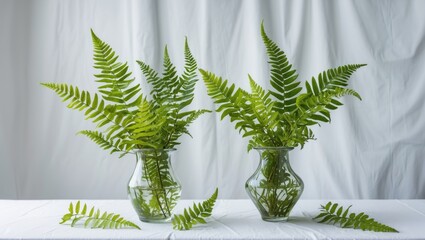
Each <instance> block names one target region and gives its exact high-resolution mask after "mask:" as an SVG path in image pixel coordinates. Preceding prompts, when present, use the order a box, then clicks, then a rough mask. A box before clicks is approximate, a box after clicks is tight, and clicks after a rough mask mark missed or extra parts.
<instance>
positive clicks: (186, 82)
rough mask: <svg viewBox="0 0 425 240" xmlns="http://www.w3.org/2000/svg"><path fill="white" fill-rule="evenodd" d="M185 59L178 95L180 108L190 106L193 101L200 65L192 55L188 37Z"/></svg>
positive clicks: (185, 45)
mask: <svg viewBox="0 0 425 240" xmlns="http://www.w3.org/2000/svg"><path fill="white" fill-rule="evenodd" d="M184 59H185V65H184V71H183V75H182V76H181V77H180V79H179V80H180V84H181V87H180V89H179V92H178V96H177V99H176V100H177V101H178V104H179V109H183V108H184V107H186V106H189V104H190V103H191V102H192V101H193V98H194V93H193V92H194V90H195V84H196V82H197V81H198V78H197V74H196V72H197V70H198V66H197V63H196V61H195V58H194V57H193V55H192V52H191V51H190V47H189V44H188V42H187V38H186V39H185V44H184Z"/></svg>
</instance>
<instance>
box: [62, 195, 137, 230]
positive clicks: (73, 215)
mask: <svg viewBox="0 0 425 240" xmlns="http://www.w3.org/2000/svg"><path fill="white" fill-rule="evenodd" d="M74 206H75V207H74ZM94 212H95V208H94V207H92V209H91V210H90V213H89V214H87V205H86V204H84V206H83V207H82V208H81V204H80V201H77V203H76V204H75V205H73V204H72V202H71V203H70V204H69V208H68V213H66V214H65V215H63V217H62V221H61V222H60V224H65V223H67V222H70V226H71V227H75V226H76V225H77V224H78V223H81V224H82V226H83V227H85V228H103V229H105V228H111V229H118V228H135V229H139V230H140V227H139V226H137V225H136V224H135V223H133V222H131V221H128V220H125V219H124V218H122V217H121V216H120V215H119V214H115V213H108V212H104V213H101V212H100V210H99V209H98V210H97V211H96V214H94Z"/></svg>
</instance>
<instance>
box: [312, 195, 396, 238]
mask: <svg viewBox="0 0 425 240" xmlns="http://www.w3.org/2000/svg"><path fill="white" fill-rule="evenodd" d="M350 208H351V206H349V207H348V208H347V209H345V210H344V207H343V206H340V207H339V208H338V203H332V202H328V204H326V205H325V206H323V205H322V206H321V211H322V213H320V214H319V215H317V216H316V217H314V218H313V219H314V220H317V221H318V223H327V224H334V225H335V224H338V225H339V226H340V227H342V228H354V229H361V230H363V231H374V232H398V231H397V230H396V229H394V228H392V227H390V226H387V225H384V224H382V223H379V222H377V221H376V220H375V219H373V218H370V217H369V216H368V215H366V214H365V213H364V212H361V213H359V214H355V213H350V212H349V210H350Z"/></svg>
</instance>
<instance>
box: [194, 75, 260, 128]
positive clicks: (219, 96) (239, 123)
mask: <svg viewBox="0 0 425 240" xmlns="http://www.w3.org/2000/svg"><path fill="white" fill-rule="evenodd" d="M199 71H200V72H201V74H202V77H203V80H204V82H205V86H206V87H207V92H208V95H209V96H210V97H211V98H212V99H213V100H214V102H215V103H216V104H218V105H219V107H218V108H217V109H216V111H217V112H222V114H221V119H223V118H225V117H226V116H229V117H230V121H231V122H234V121H236V124H235V128H236V129H238V130H239V131H244V132H247V131H248V130H249V129H255V123H254V121H253V120H254V118H255V117H254V116H253V113H252V110H251V108H250V106H249V104H248V103H247V101H248V99H247V98H248V96H249V94H248V93H246V92H245V91H244V90H242V89H240V88H238V89H237V90H236V91H235V84H232V85H230V87H228V86H227V80H224V81H223V79H222V78H221V77H217V76H216V75H214V74H213V73H210V72H207V71H205V70H202V69H200V70H199Z"/></svg>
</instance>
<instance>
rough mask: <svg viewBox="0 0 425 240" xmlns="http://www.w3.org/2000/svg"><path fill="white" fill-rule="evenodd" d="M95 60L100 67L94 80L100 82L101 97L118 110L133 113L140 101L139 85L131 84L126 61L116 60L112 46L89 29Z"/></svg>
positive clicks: (131, 80)
mask: <svg viewBox="0 0 425 240" xmlns="http://www.w3.org/2000/svg"><path fill="white" fill-rule="evenodd" d="M91 34H92V40H93V47H94V56H93V59H94V61H95V65H94V67H95V68H97V69H100V70H101V72H100V74H95V77H96V78H97V80H96V82H98V83H101V84H102V85H100V86H99V92H100V93H102V97H103V99H105V100H107V101H109V102H112V103H114V104H115V106H116V108H117V111H118V112H123V113H133V112H134V111H136V110H137V109H135V108H136V107H137V106H138V105H139V103H140V101H141V98H142V97H141V96H136V95H138V94H139V93H140V91H141V88H140V85H139V84H137V85H135V86H131V84H132V83H133V81H134V78H130V77H131V74H132V73H131V72H130V71H129V70H128V64H127V63H121V62H118V61H117V60H118V56H117V55H115V52H114V51H113V50H112V48H111V47H110V46H109V45H108V44H107V43H105V42H103V41H102V40H101V39H100V38H99V37H97V36H96V34H95V33H94V32H93V30H92V31H91Z"/></svg>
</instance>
